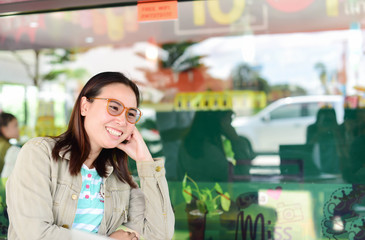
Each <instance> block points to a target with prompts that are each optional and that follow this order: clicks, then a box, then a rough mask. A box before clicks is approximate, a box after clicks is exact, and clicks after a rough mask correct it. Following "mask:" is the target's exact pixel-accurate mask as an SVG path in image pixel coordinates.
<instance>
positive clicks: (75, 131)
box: [52, 72, 140, 188]
mask: <svg viewBox="0 0 365 240" xmlns="http://www.w3.org/2000/svg"><path fill="white" fill-rule="evenodd" d="M114 83H122V84H124V85H126V86H128V87H130V88H131V89H132V90H133V92H134V93H135V95H136V100H137V106H138V105H139V102H140V95H139V94H140V93H139V90H138V87H137V85H136V84H135V83H134V82H132V81H131V80H129V79H128V78H127V77H125V76H124V75H123V74H122V73H119V72H102V73H99V74H97V75H95V76H93V77H92V78H91V79H90V80H89V81H88V82H87V83H86V85H85V86H84V87H83V89H82V90H81V92H80V94H79V96H78V98H77V100H76V102H75V105H74V108H73V110H72V114H71V118H70V121H69V125H68V129H67V130H66V132H64V133H63V134H61V135H60V136H58V137H55V138H54V139H55V140H56V144H55V146H54V148H53V150H52V157H53V158H54V159H56V161H57V159H58V157H59V153H60V152H61V151H65V152H64V155H63V157H64V156H65V154H66V153H67V152H69V153H70V155H71V157H70V168H69V171H70V174H71V175H74V176H75V175H77V174H78V173H79V172H80V171H81V167H82V164H83V163H84V162H85V160H86V159H87V157H88V156H89V153H90V150H91V149H90V148H91V147H90V141H89V137H88V135H87V133H86V131H85V127H84V116H81V110H80V109H81V107H80V106H81V98H82V97H83V96H85V97H86V98H88V99H89V98H93V97H96V96H98V94H100V92H101V89H102V88H103V87H105V86H107V85H110V84H114ZM107 163H109V164H110V165H111V166H113V168H114V171H115V173H116V174H117V176H118V178H119V180H121V181H122V182H125V183H128V184H129V185H130V186H131V187H134V188H135V187H137V185H136V184H135V182H134V181H133V180H132V177H131V175H130V173H129V171H128V156H127V154H126V153H125V152H123V151H122V150H120V149H118V148H113V149H105V148H104V149H102V151H101V152H100V154H99V156H98V157H97V158H96V160H95V161H94V163H93V165H94V167H95V168H96V171H97V172H98V174H99V175H100V176H102V177H106V164H107Z"/></svg>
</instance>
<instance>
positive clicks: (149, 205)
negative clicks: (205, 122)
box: [6, 72, 174, 240]
mask: <svg viewBox="0 0 365 240" xmlns="http://www.w3.org/2000/svg"><path fill="white" fill-rule="evenodd" d="M138 104H139V91H138V88H137V86H136V85H135V84H134V83H133V82H132V81H130V80H129V79H127V78H126V77H125V76H124V75H123V74H121V73H117V72H104V73H100V74H97V75H96V76H94V77H92V78H91V79H90V80H89V81H88V82H87V84H86V85H85V86H84V88H83V89H82V90H81V92H80V95H79V97H78V98H77V100H76V103H75V106H74V109H73V112H72V114H71V119H70V123H69V126H68V129H67V131H66V132H65V133H63V134H62V135H60V136H59V137H57V138H53V139H51V138H35V139H33V140H30V141H28V142H27V143H26V144H25V145H24V146H23V147H22V150H21V152H20V154H19V157H18V159H17V163H16V166H15V169H14V171H13V174H12V175H11V177H10V178H9V180H8V182H7V188H6V190H7V204H8V213H9V220H10V225H9V232H8V239H9V240H12V239H27V240H28V239H52V240H55V239H69V238H70V237H71V231H69V230H68V229H71V228H72V229H79V230H84V231H88V232H94V233H98V234H100V235H104V236H109V237H111V238H113V239H133V240H134V239H138V234H135V233H129V232H127V231H124V230H122V229H120V227H123V226H125V227H127V228H129V229H132V230H134V231H135V232H137V233H139V234H140V235H142V236H143V237H145V239H148V240H149V239H159V240H160V239H171V238H172V235H173V230H174V215H173V212H172V208H171V204H170V198H169V192H168V187H167V182H166V179H165V171H164V168H163V164H164V163H163V161H162V160H158V159H157V160H155V161H154V160H153V159H152V157H151V154H150V153H149V151H148V148H147V146H146V144H145V143H144V141H143V138H142V136H141V134H140V133H139V132H138V130H137V128H136V127H135V123H137V122H138V120H139V119H140V117H141V113H140V110H139V109H138V108H137V106H138ZM128 156H129V157H130V158H132V159H133V160H135V161H136V162H137V169H138V174H139V178H140V184H141V188H138V187H137V184H136V183H135V182H134V181H133V179H132V177H131V175H130V174H129V172H128V168H127V157H128Z"/></svg>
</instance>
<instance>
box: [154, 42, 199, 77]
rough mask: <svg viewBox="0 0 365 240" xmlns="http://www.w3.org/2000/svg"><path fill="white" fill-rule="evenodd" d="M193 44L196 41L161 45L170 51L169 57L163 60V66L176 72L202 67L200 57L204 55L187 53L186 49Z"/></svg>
mask: <svg viewBox="0 0 365 240" xmlns="http://www.w3.org/2000/svg"><path fill="white" fill-rule="evenodd" d="M193 44H195V43H194V42H180V43H167V44H163V45H162V46H161V47H162V49H164V50H165V51H166V52H167V53H168V57H167V58H166V59H162V60H161V63H162V67H163V68H171V69H173V70H174V71H175V72H183V71H188V70H190V69H193V68H197V67H200V66H201V64H200V59H201V58H202V56H196V55H192V56H190V55H187V54H186V53H185V50H186V49H187V48H188V47H189V46H191V45H193Z"/></svg>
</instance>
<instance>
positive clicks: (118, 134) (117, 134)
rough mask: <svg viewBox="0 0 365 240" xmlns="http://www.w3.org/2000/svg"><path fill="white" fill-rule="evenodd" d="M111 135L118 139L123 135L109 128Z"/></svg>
mask: <svg viewBox="0 0 365 240" xmlns="http://www.w3.org/2000/svg"><path fill="white" fill-rule="evenodd" d="M106 130H107V131H108V132H109V133H110V134H111V135H113V136H117V137H119V136H120V135H122V133H121V132H119V131H117V130H114V129H111V128H107V129H106Z"/></svg>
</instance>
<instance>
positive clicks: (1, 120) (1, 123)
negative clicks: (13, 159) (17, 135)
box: [0, 112, 16, 140]
mask: <svg viewBox="0 0 365 240" xmlns="http://www.w3.org/2000/svg"><path fill="white" fill-rule="evenodd" d="M13 119H16V118H15V116H14V115H13V114H11V113H6V112H1V113H0V137H3V138H6V139H7V140H9V139H8V138H7V137H5V136H4V133H3V132H2V131H1V128H2V127H6V126H8V124H9V122H11V121H12V120H13Z"/></svg>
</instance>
